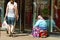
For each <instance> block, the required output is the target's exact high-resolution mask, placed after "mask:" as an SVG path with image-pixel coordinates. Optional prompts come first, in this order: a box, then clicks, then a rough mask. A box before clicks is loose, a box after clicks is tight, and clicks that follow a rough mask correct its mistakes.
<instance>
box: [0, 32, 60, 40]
mask: <svg viewBox="0 0 60 40" xmlns="http://www.w3.org/2000/svg"><path fill="white" fill-rule="evenodd" d="M0 40H60V36H52V35H51V36H50V37H47V38H34V37H32V35H31V34H25V33H24V34H22V33H21V34H15V37H8V36H7V34H6V32H5V31H2V32H1V36H0Z"/></svg>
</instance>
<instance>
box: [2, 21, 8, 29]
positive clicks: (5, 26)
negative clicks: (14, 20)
mask: <svg viewBox="0 0 60 40" xmlns="http://www.w3.org/2000/svg"><path fill="white" fill-rule="evenodd" d="M2 29H7V22H6V20H4V21H3V23H2Z"/></svg>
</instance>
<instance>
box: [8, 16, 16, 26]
mask: <svg viewBox="0 0 60 40" xmlns="http://www.w3.org/2000/svg"><path fill="white" fill-rule="evenodd" d="M14 23H15V18H14V17H7V24H9V25H14Z"/></svg>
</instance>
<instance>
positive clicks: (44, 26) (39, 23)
mask: <svg viewBox="0 0 60 40" xmlns="http://www.w3.org/2000/svg"><path fill="white" fill-rule="evenodd" d="M34 27H40V28H42V29H47V23H46V21H45V20H38V21H37V22H36V24H35V25H34Z"/></svg>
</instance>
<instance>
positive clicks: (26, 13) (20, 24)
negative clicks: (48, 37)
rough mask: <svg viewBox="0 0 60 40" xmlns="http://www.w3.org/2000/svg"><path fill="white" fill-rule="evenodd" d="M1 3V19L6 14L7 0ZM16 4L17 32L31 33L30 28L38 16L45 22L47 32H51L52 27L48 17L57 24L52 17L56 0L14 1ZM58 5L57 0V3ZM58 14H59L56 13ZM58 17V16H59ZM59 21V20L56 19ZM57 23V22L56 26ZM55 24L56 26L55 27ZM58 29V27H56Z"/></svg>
mask: <svg viewBox="0 0 60 40" xmlns="http://www.w3.org/2000/svg"><path fill="white" fill-rule="evenodd" d="M1 1H3V3H1V4H3V6H2V9H3V12H2V15H3V16H2V19H3V17H4V14H5V12H6V6H7V3H8V2H9V0H1ZM15 1H16V2H17V4H18V14H19V20H18V21H17V22H16V29H19V31H32V27H33V25H34V24H35V22H36V18H37V16H38V15H39V14H40V15H42V16H43V17H44V19H45V20H46V21H47V24H48V29H49V32H53V31H54V30H53V27H52V24H51V21H50V22H48V19H49V16H51V20H52V19H54V21H55V22H57V21H56V20H55V19H56V18H55V15H54V10H55V9H54V5H57V4H56V0H54V1H52V0H15ZM57 3H58V4H59V0H58V1H57ZM57 13H59V12H57ZM59 15H60V14H59ZM58 20H59V19H58ZM58 23H59V22H57V24H58ZM57 24H56V25H57ZM58 28H59V27H58Z"/></svg>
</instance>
